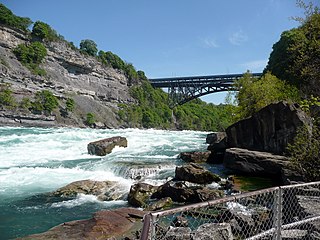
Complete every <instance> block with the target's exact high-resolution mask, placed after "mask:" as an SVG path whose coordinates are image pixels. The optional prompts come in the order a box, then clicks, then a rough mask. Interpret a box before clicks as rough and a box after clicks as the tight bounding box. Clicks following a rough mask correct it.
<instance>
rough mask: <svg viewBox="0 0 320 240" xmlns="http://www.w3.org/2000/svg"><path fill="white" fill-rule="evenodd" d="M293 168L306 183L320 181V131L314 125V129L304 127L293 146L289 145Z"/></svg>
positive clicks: (299, 131)
mask: <svg viewBox="0 0 320 240" xmlns="http://www.w3.org/2000/svg"><path fill="white" fill-rule="evenodd" d="M288 152H289V157H290V160H291V163H292V166H293V168H294V169H295V170H297V171H298V172H299V173H300V174H301V175H302V176H303V177H304V179H305V181H319V179H320V130H319V128H318V127H317V126H316V125H315V124H314V125H313V127H312V129H310V128H308V127H307V126H302V127H301V128H300V129H299V130H298V132H297V135H296V137H295V138H294V141H293V143H292V144H289V145H288Z"/></svg>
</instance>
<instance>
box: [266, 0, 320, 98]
mask: <svg viewBox="0 0 320 240" xmlns="http://www.w3.org/2000/svg"><path fill="white" fill-rule="evenodd" d="M300 2H302V1H300ZM304 6H305V8H306V16H305V18H301V21H300V22H301V23H302V24H301V26H299V27H298V28H295V29H291V30H289V31H285V32H283V33H282V34H281V37H280V40H279V41H278V42H276V43H275V44H274V45H273V47H272V52H271V54H270V57H269V62H268V65H267V67H266V69H265V72H266V71H270V72H271V73H272V74H274V75H275V76H277V77H278V78H280V79H281V80H286V81H288V82H289V83H291V84H293V85H295V86H297V87H298V88H299V89H300V90H301V91H302V93H303V94H304V96H306V97H308V96H310V95H314V96H320V84H319V79H320V13H319V8H317V7H314V6H313V5H310V4H309V5H304Z"/></svg>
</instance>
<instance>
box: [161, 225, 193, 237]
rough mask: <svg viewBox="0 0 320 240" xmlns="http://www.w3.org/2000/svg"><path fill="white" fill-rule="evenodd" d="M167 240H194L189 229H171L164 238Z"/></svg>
mask: <svg viewBox="0 0 320 240" xmlns="http://www.w3.org/2000/svg"><path fill="white" fill-rule="evenodd" d="M164 239H165V240H192V239H193V238H191V229H190V228H189V227H170V228H169V230H168V231H167V232H166V234H165V236H164Z"/></svg>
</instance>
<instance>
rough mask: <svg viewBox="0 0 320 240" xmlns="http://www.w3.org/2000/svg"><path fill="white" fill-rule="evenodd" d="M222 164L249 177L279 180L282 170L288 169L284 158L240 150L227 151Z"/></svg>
mask: <svg viewBox="0 0 320 240" xmlns="http://www.w3.org/2000/svg"><path fill="white" fill-rule="evenodd" d="M223 164H224V166H225V167H226V168H228V169H231V170H234V171H236V172H239V173H243V174H248V175H250V176H253V175H254V176H268V177H277V178H279V179H280V177H281V173H282V169H283V168H288V167H289V161H288V159H287V158H286V157H284V156H280V155H274V154H271V153H267V152H258V151H250V150H247V149H241V148H229V149H227V150H226V153H225V157H224V162H223Z"/></svg>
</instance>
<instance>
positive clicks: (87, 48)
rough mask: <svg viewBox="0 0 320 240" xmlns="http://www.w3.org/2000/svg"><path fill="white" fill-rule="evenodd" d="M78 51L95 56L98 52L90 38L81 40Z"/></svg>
mask: <svg viewBox="0 0 320 240" xmlns="http://www.w3.org/2000/svg"><path fill="white" fill-rule="evenodd" d="M80 51H81V52H85V53H88V54H89V55H90V56H96V55H97V52H98V48H97V44H96V43H95V42H94V41H93V40H90V39H85V40H81V42H80Z"/></svg>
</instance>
